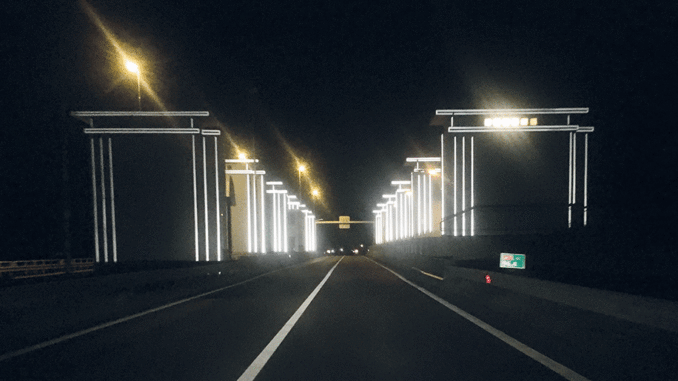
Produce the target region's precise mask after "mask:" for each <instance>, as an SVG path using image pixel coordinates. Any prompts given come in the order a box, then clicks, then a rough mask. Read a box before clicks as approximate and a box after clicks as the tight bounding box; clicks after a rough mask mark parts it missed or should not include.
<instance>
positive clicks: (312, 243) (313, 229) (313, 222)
mask: <svg viewBox="0 0 678 381" xmlns="http://www.w3.org/2000/svg"><path fill="white" fill-rule="evenodd" d="M311 231H312V232H313V236H312V237H313V241H312V242H311V251H315V243H316V240H315V216H311Z"/></svg>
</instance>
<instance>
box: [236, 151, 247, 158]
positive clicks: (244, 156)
mask: <svg viewBox="0 0 678 381" xmlns="http://www.w3.org/2000/svg"><path fill="white" fill-rule="evenodd" d="M238 159H240V160H245V159H247V155H245V153H243V152H240V153H239V154H238Z"/></svg>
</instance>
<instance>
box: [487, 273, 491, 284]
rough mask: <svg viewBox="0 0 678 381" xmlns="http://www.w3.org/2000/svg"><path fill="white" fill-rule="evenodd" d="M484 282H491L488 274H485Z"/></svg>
mask: <svg viewBox="0 0 678 381" xmlns="http://www.w3.org/2000/svg"><path fill="white" fill-rule="evenodd" d="M485 283H488V284H489V283H492V278H490V274H487V275H485Z"/></svg>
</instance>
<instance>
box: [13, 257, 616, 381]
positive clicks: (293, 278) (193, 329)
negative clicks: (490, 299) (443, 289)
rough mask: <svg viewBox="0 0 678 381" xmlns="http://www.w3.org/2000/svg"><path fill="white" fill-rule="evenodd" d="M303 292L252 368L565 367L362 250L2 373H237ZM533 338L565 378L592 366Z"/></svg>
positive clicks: (455, 374)
mask: <svg viewBox="0 0 678 381" xmlns="http://www.w3.org/2000/svg"><path fill="white" fill-rule="evenodd" d="M338 262H339V263H338ZM335 265H336V267H335ZM332 269H333V270H332ZM330 271H332V273H331V274H330V275H329V276H328V273H329V272H330ZM323 281H324V283H323ZM319 285H322V286H321V287H319ZM314 290H315V291H316V292H317V293H316V294H313V293H314ZM311 295H314V297H312V298H310V297H309V296H311ZM309 299H310V300H309ZM305 302H306V303H305ZM476 303H477V304H479V305H482V304H483V301H481V300H477V301H476ZM303 304H307V308H306V309H305V310H303V313H301V314H300V316H299V318H298V320H296V321H294V325H293V326H292V327H291V329H290V330H289V333H288V334H287V336H286V337H284V338H283V339H282V340H281V342H280V343H279V347H277V348H276V349H275V351H274V352H273V354H272V355H271V356H270V358H268V359H267V362H265V364H260V365H263V366H261V367H260V372H259V373H258V374H257V375H256V379H257V380H292V379H294V380H300V379H304V380H316V379H329V380H346V379H351V380H381V379H389V380H391V379H396V380H429V379H455V380H562V379H565V378H563V377H561V376H560V375H558V374H557V373H556V372H555V371H554V370H552V369H549V368H548V367H546V366H544V365H542V364H541V363H540V362H538V361H536V360H535V359H534V358H531V357H529V356H527V355H526V354H524V353H523V352H521V351H519V350H517V349H515V348H514V347H513V346H511V345H509V344H507V343H506V342H505V341H502V340H500V339H498V338H497V337H495V336H493V335H491V334H490V333H488V332H487V330H485V329H483V328H481V327H479V326H478V325H477V324H474V323H472V322H470V321H469V320H468V319H466V318H464V317H462V316H460V315H459V314H458V313H456V312H454V311H452V310H450V308H448V307H446V306H445V305H443V304H441V303H440V302H438V301H436V300H434V299H432V298H431V297H429V296H427V295H425V294H424V293H422V292H421V291H420V290H418V289H417V288H415V287H413V286H412V285H410V284H408V283H406V282H404V281H403V280H402V279H400V278H398V277H397V276H396V275H394V274H393V273H391V272H389V271H388V270H386V269H385V268H383V267H382V266H380V265H378V264H377V263H375V262H373V261H372V260H370V259H369V258H366V257H362V256H360V257H344V258H343V259H342V258H340V257H325V258H320V259H317V260H314V261H311V262H310V263H307V264H305V265H302V266H296V267H293V268H288V269H284V270H281V271H278V272H275V273H272V274H269V275H266V276H263V277H260V278H258V279H256V280H254V281H252V282H248V283H245V284H242V285H239V286H236V287H232V288H229V289H226V290H224V291H220V292H217V293H214V294H210V295H208V296H205V297H201V298H198V299H195V300H191V301H188V302H186V303H182V304H180V305H177V306H173V307H170V308H167V309H164V310H161V311H158V312H154V313H151V314H148V315H145V316H142V317H139V318H136V319H132V320H129V321H126V322H123V323H120V324H116V325H114V326H111V327H108V328H104V329H101V330H98V331H95V332H92V333H89V334H87V335H83V336H80V337H77V338H74V339H71V340H67V341H64V342H61V343H59V344H55V345H52V346H49V347H46V348H43V349H40V350H36V351H33V352H30V353H28V354H24V355H21V356H17V357H15V358H12V359H9V360H6V361H2V362H0V380H28V379H36V380H37V379H40V380H49V379H54V380H66V379H68V380H85V379H87V380H92V379H97V380H98V379H102V380H121V379H126V380H127V379H129V380H149V379H150V380H156V379H157V380H235V379H238V378H239V377H241V376H242V375H243V374H245V372H246V370H247V369H250V368H251V366H252V363H253V362H254V360H255V358H257V356H258V355H260V354H261V353H262V350H264V348H265V347H267V345H269V344H270V343H271V341H272V339H273V338H274V337H276V334H278V333H280V332H281V329H282V328H283V327H284V326H285V324H286V323H288V322H290V318H291V317H293V316H294V315H295V312H298V311H299V308H300V306H302V305H303ZM469 307H470V306H469ZM464 308H466V307H464ZM479 312H481V311H479ZM491 324H493V325H499V324H495V322H491ZM83 328H85V327H83ZM490 328H491V327H490ZM502 329H503V327H502ZM507 333H510V332H509V331H507ZM559 340H560V338H559V336H558V335H554V336H553V341H552V345H551V346H552V347H554V348H555V347H558V346H559V345H560V343H559ZM526 342H527V341H526ZM570 344H571V343H570ZM529 345H531V344H529ZM579 345H580V351H586V348H587V346H590V345H591V343H589V342H586V341H582V342H581V343H579ZM541 346H542V347H543V349H544V350H543V352H549V353H546V354H547V356H548V355H550V353H555V354H556V355H558V356H557V357H558V358H554V359H552V360H553V361H559V362H562V363H563V364H564V365H565V366H566V367H569V368H571V370H572V371H573V372H575V373H570V376H568V377H570V379H576V372H582V370H583V371H584V373H585V374H583V375H584V376H586V375H587V374H592V373H593V372H591V371H590V369H589V367H590V365H589V364H583V365H580V363H581V361H580V360H579V359H577V358H573V356H569V355H568V356H562V358H561V356H560V355H559V353H560V352H559V351H557V350H556V351H551V350H550V347H549V346H548V345H547V346H544V344H543V343H542V344H541ZM539 350H542V348H539ZM613 354H614V352H611V354H610V356H613ZM533 357H534V356H533ZM611 364H614V362H611ZM609 366H610V363H603V364H600V367H601V368H605V367H609ZM572 374H575V376H572ZM595 374H597V375H600V374H601V373H600V372H596V373H595ZM602 374H605V373H604V372H603V373H602ZM613 376H614V377H615V378H610V379H620V378H619V375H614V374H613ZM603 378H606V377H603ZM592 379H600V378H592Z"/></svg>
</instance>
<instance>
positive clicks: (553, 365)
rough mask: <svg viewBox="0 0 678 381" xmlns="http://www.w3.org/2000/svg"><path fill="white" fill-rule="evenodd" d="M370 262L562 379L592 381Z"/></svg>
mask: <svg viewBox="0 0 678 381" xmlns="http://www.w3.org/2000/svg"><path fill="white" fill-rule="evenodd" d="M367 259H369V260H370V261H372V262H374V263H376V264H378V265H379V266H381V267H383V268H385V269H386V270H388V271H389V272H391V273H392V274H393V275H395V276H397V277H398V278H400V280H402V281H403V282H405V283H407V284H409V285H410V286H412V287H414V288H416V289H417V290H419V291H421V292H422V293H424V294H425V295H426V296H428V297H429V298H431V299H433V300H435V301H436V302H438V303H440V304H442V305H443V306H445V307H447V308H448V309H449V310H451V311H453V312H455V313H456V314H458V315H459V316H461V317H463V318H464V319H466V320H468V321H470V322H471V323H473V324H475V325H477V326H478V327H480V328H482V329H483V330H485V332H487V333H489V334H491V335H492V336H494V337H496V338H498V339H499V340H501V341H503V342H505V343H506V344H508V345H510V346H512V347H513V348H515V349H517V350H519V351H520V352H522V353H523V354H525V355H527V356H528V357H530V358H532V359H533V360H536V361H537V362H539V363H540V364H542V365H544V366H545V367H547V368H549V369H551V370H552V371H554V372H556V373H558V374H559V375H561V376H562V377H564V378H565V379H567V380H570V381H590V380H589V379H588V378H586V377H584V376H582V375H581V374H579V373H577V372H575V371H574V370H572V369H570V368H568V367H566V366H565V365H563V364H561V363H559V362H557V361H555V360H553V359H551V358H550V357H548V356H546V355H544V354H542V353H541V352H538V351H536V350H534V349H532V348H530V347H528V346H527V345H525V344H523V343H522V342H520V341H518V340H516V339H514V338H513V337H511V336H509V335H507V334H505V333H504V332H502V331H500V330H498V329H496V328H494V327H492V326H491V325H489V324H487V323H485V322H484V321H482V320H480V319H478V318H477V317H475V316H473V315H471V314H469V313H468V312H466V311H464V310H462V309H461V308H459V307H457V306H455V305H454V304H452V303H450V302H448V301H447V300H445V299H443V298H441V297H439V296H438V295H436V294H434V293H432V292H430V291H429V290H427V289H425V288H423V287H420V286H418V285H416V284H414V283H412V282H410V281H409V280H407V279H405V278H404V277H403V276H402V275H400V274H398V273H397V272H395V271H393V270H391V269H390V268H388V267H386V266H384V265H382V264H381V263H379V262H377V261H375V260H374V259H372V258H369V257H367Z"/></svg>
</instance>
